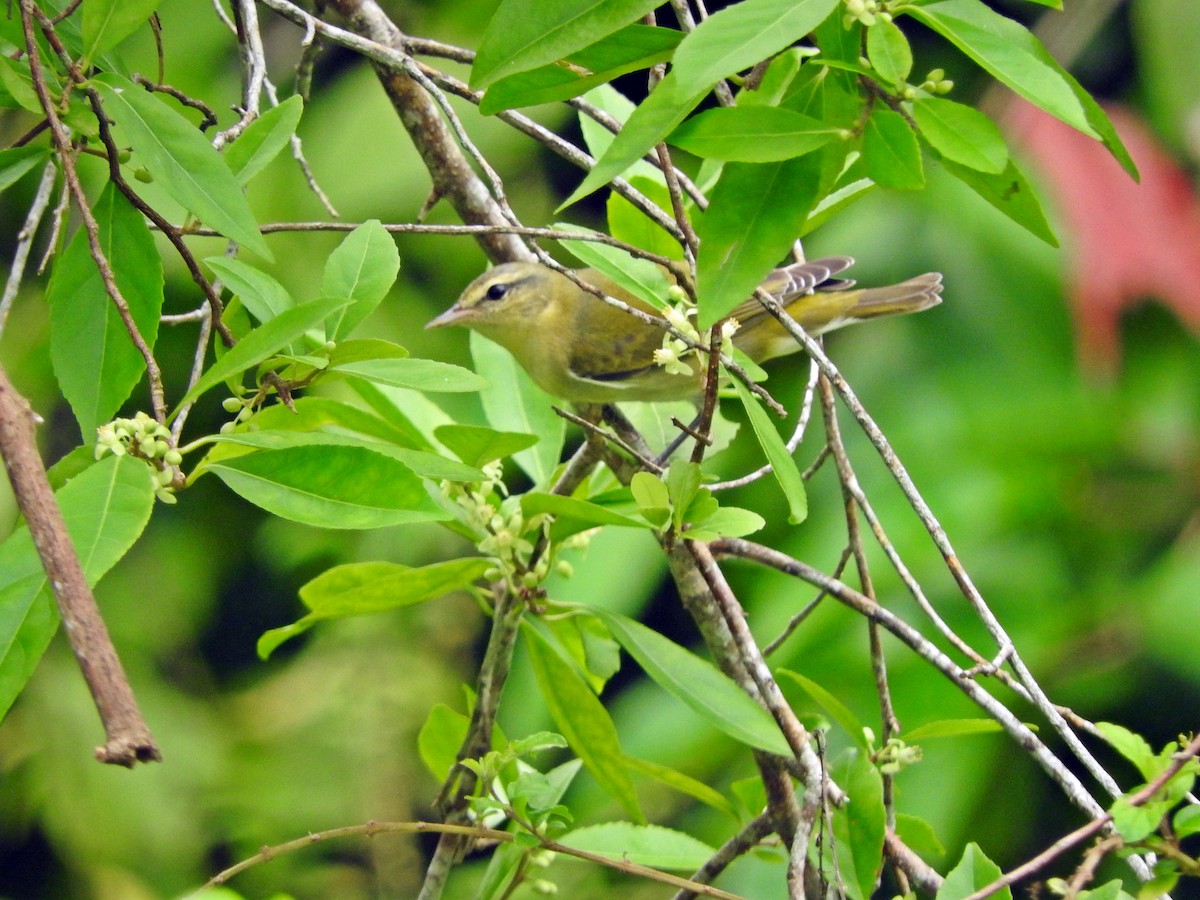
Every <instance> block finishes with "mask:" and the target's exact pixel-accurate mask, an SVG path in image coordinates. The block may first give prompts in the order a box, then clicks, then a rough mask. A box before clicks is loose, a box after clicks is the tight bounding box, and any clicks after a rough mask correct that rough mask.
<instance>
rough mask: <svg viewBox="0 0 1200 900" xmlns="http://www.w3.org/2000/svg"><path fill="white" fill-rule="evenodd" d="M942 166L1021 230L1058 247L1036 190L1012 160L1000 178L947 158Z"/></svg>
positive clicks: (1056, 239)
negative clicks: (1023, 229)
mask: <svg viewBox="0 0 1200 900" xmlns="http://www.w3.org/2000/svg"><path fill="white" fill-rule="evenodd" d="M942 165H943V166H945V167H946V171H947V172H949V173H950V174H951V175H953V176H954V177H955V178H957V179H958V180H959V181H961V182H962V183H963V184H965V185H966V186H967V187H969V188H970V189H971V190H973V191H974V192H975V193H977V194H978V195H979V196H980V197H982V198H983V199H984V200H986V201H987V202H988V203H990V204H992V206H994V207H996V209H998V210H1000V212H1002V213H1004V215H1006V216H1008V217H1009V218H1010V219H1012V220H1013V221H1014V222H1016V223H1017V224H1018V225H1020V226H1021V227H1022V228H1025V229H1026V230H1028V231H1029V232H1030V233H1031V234H1033V235H1035V236H1036V237H1039V238H1041V239H1042V240H1043V241H1045V242H1046V243H1047V244H1049V245H1050V246H1051V247H1057V246H1058V238H1057V237H1055V235H1054V231H1053V229H1051V228H1050V223H1049V222H1048V221H1046V213H1045V212H1044V211H1043V210H1042V202H1041V200H1039V199H1038V195H1037V191H1035V190H1034V188H1033V185H1031V184H1030V183H1029V181H1028V180H1027V179H1026V178H1025V175H1024V173H1022V172H1021V170H1020V169H1019V168H1017V164H1016V163H1015V162H1013V161H1012V160H1011V159H1009V161H1008V165H1007V166H1006V167H1005V169H1004V171H1003V172H1001V173H1000V174H999V175H991V174H989V173H987V172H980V171H979V170H978V169H973V168H971V167H970V166H964V165H960V164H959V163H956V162H954V161H953V160H949V159H943V160H942Z"/></svg>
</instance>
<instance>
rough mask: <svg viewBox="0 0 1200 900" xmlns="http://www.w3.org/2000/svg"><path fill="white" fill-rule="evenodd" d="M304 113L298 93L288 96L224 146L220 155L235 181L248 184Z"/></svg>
mask: <svg viewBox="0 0 1200 900" xmlns="http://www.w3.org/2000/svg"><path fill="white" fill-rule="evenodd" d="M303 113H304V101H303V100H302V99H301V98H300V97H299V96H297V95H294V96H291V97H288V98H287V99H286V100H284V101H283V102H282V103H280V104H279V105H278V106H273V107H271V108H270V109H268V110H267V111H266V112H265V113H263V114H262V115H261V116H259V117H258V118H257V119H255V120H254V121H253V122H251V123H250V125H249V126H248V127H247V128H246V130H245V131H243V132H242V133H241V135H240V136H239V137H238V139H237V140H236V141H234V142H233V143H232V144H229V145H228V146H227V147H226V148H225V151H224V153H223V154H222V155H223V156H224V157H225V164H226V165H227V166H229V170H230V171H231V172H233V177H234V178H235V179H237V183H238V184H240V185H243V186H244V185H247V184H249V183H250V180H251V179H252V178H253V177H254V176H255V175H257V174H258V173H259V172H261V171H262V170H263V169H265V168H266V167H267V164H268V163H269V162H270V161H271V160H273V159H274V158H275V157H276V156H278V155H279V151H280V150H282V149H283V148H284V147H286V146H287V145H288V143H289V142H290V141H291V139H292V136H293V135H294V134H295V133H296V126H297V125H299V124H300V116H301V115H303Z"/></svg>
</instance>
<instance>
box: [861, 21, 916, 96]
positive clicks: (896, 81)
mask: <svg viewBox="0 0 1200 900" xmlns="http://www.w3.org/2000/svg"><path fill="white" fill-rule="evenodd" d="M867 59H869V60H870V61H871V65H872V67H874V69H875V71H876V72H877V73H878V74H879V77H881V78H882V79H883V80H884V81H886V82H887V83H888V84H890V85H891V86H892V87H894V88H902V87H904V85H905V83H906V82H907V80H908V75H909V73H910V72H911V71H912V64H913V58H912V48H911V47H909V46H908V38H906V37H905V36H904V32H903V31H901V30H900V29H899V28H898V27H897V26H896V23H895V22H892V21H891V20H890V19H876V20H875V24H874V25H872V26H871V27H870V28H868V29H867Z"/></svg>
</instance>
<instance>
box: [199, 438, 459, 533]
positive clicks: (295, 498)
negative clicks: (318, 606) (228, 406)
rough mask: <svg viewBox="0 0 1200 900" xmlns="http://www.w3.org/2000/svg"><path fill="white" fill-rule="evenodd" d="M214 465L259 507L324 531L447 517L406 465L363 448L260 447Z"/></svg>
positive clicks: (426, 520) (226, 480)
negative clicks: (254, 451)
mask: <svg viewBox="0 0 1200 900" xmlns="http://www.w3.org/2000/svg"><path fill="white" fill-rule="evenodd" d="M209 468H210V469H211V470H212V471H213V472H214V473H216V475H217V476H219V477H220V478H221V480H222V481H224V482H225V483H226V484H227V485H228V486H229V487H230V488H231V489H233V490H234V491H236V492H237V493H238V494H240V495H241V496H242V497H243V498H245V499H246V500H249V501H250V502H251V503H253V504H254V505H256V506H260V507H262V508H263V509H265V510H266V511H267V512H270V513H273V514H274V515H277V516H280V517H282V518H284V519H289V520H291V521H293V522H301V523H303V524H305V525H313V526H316V527H318V528H382V527H384V526H387V525H399V524H403V523H409V522H430V521H439V520H444V519H447V518H449V514H448V513H447V512H445V511H444V510H442V508H441V507H439V506H438V505H437V504H436V503H434V502H433V500H432V499H431V498H430V496H429V494H428V492H427V491H426V490H425V486H424V483H423V482H422V481H421V479H420V478H418V477H417V476H416V475H414V474H413V472H412V470H411V469H409V467H408V466H406V465H405V464H404V463H402V462H399V461H398V460H396V459H392V458H391V457H389V456H385V455H384V454H382V453H376V452H374V451H373V450H370V449H367V448H365V447H355V446H315V445H310V446H299V447H289V448H285V449H280V450H262V451H259V452H257V453H249V454H246V455H245V456H238V457H235V458H233V459H227V460H222V461H220V462H217V463H213V464H211V465H210V466H209Z"/></svg>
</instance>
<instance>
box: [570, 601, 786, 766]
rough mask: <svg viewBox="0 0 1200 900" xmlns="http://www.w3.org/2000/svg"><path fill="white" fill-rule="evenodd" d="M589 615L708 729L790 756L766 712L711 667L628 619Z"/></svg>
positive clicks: (606, 614) (602, 613) (599, 612)
mask: <svg viewBox="0 0 1200 900" xmlns="http://www.w3.org/2000/svg"><path fill="white" fill-rule="evenodd" d="M592 612H593V613H594V614H595V615H596V616H598V617H599V618H600V619H601V620H602V621H603V622H604V624H605V625H607V626H608V628H609V631H611V632H612V636H613V637H614V638H616V639H617V641H618V642H619V643H620V644H621V646H622V647H624V648H625V650H626V652H627V653H629V655H630V656H632V657H633V658H634V659H636V660H637V662H638V665H640V666H641V667H642V669H643V671H645V673H646V674H647V675H649V676H650V678H651V679H653V680H654V682H655V683H656V684H658V685H659V687H662V688H663V689H665V690H666V691H667V692H669V693H670V694H672V695H673V696H675V697H676V698H678V699H679V700H682V701H683V702H684V703H686V704H687V705H688V706H690V707H691V708H692V709H694V710H695V711H696V712H697V713H699V714H700V715H701V716H702V717H703V718H704V719H705V721H707V722H708V723H709V724H710V725H712V726H714V727H715V728H718V729H720V730H721V731H723V732H725V734H727V735H729V736H730V737H732V738H733V739H734V740H737V741H741V742H742V743H744V744H749V745H750V746H751V747H757V748H759V749H760V750H766V751H767V752H769V753H778V754H780V755H782V756H790V755H791V753H792V750H791V748H790V747H789V746H788V743H787V741H786V740H785V739H784V737H783V734H782V733H781V732H780V731H779V726H778V725H776V724H775V720H774V719H772V718H771V715H770V713H768V712H767V711H766V710H765V709H763V708H762V707H761V706H759V705H758V704H757V703H755V702H754V700H753V699H751V698H750V696H749V695H747V694H746V692H745V691H743V690H742V689H741V688H739V687H738V686H737V685H736V684H734V683H733V682H732V681H731V680H730V679H729V677H728V676H726V675H725V674H724V673H723V672H721V670H720V669H718V668H717V667H716V666H714V665H713V664H712V663H710V662H708V661H707V660H704V659H701V658H700V657H699V656H696V655H695V654H694V653H692V652H691V651H690V650H688V649H686V648H685V647H681V646H680V645H679V644H676V643H675V642H674V641H672V640H671V639H670V638H666V637H663V636H662V635H661V634H659V633H658V632H657V631H655V630H654V629H652V628H647V627H646V626H645V625H643V624H641V623H640V622H635V621H634V620H633V619H627V618H625V617H624V616H621V615H618V614H616V613H613V612H608V611H607V610H602V609H593V610H592Z"/></svg>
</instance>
